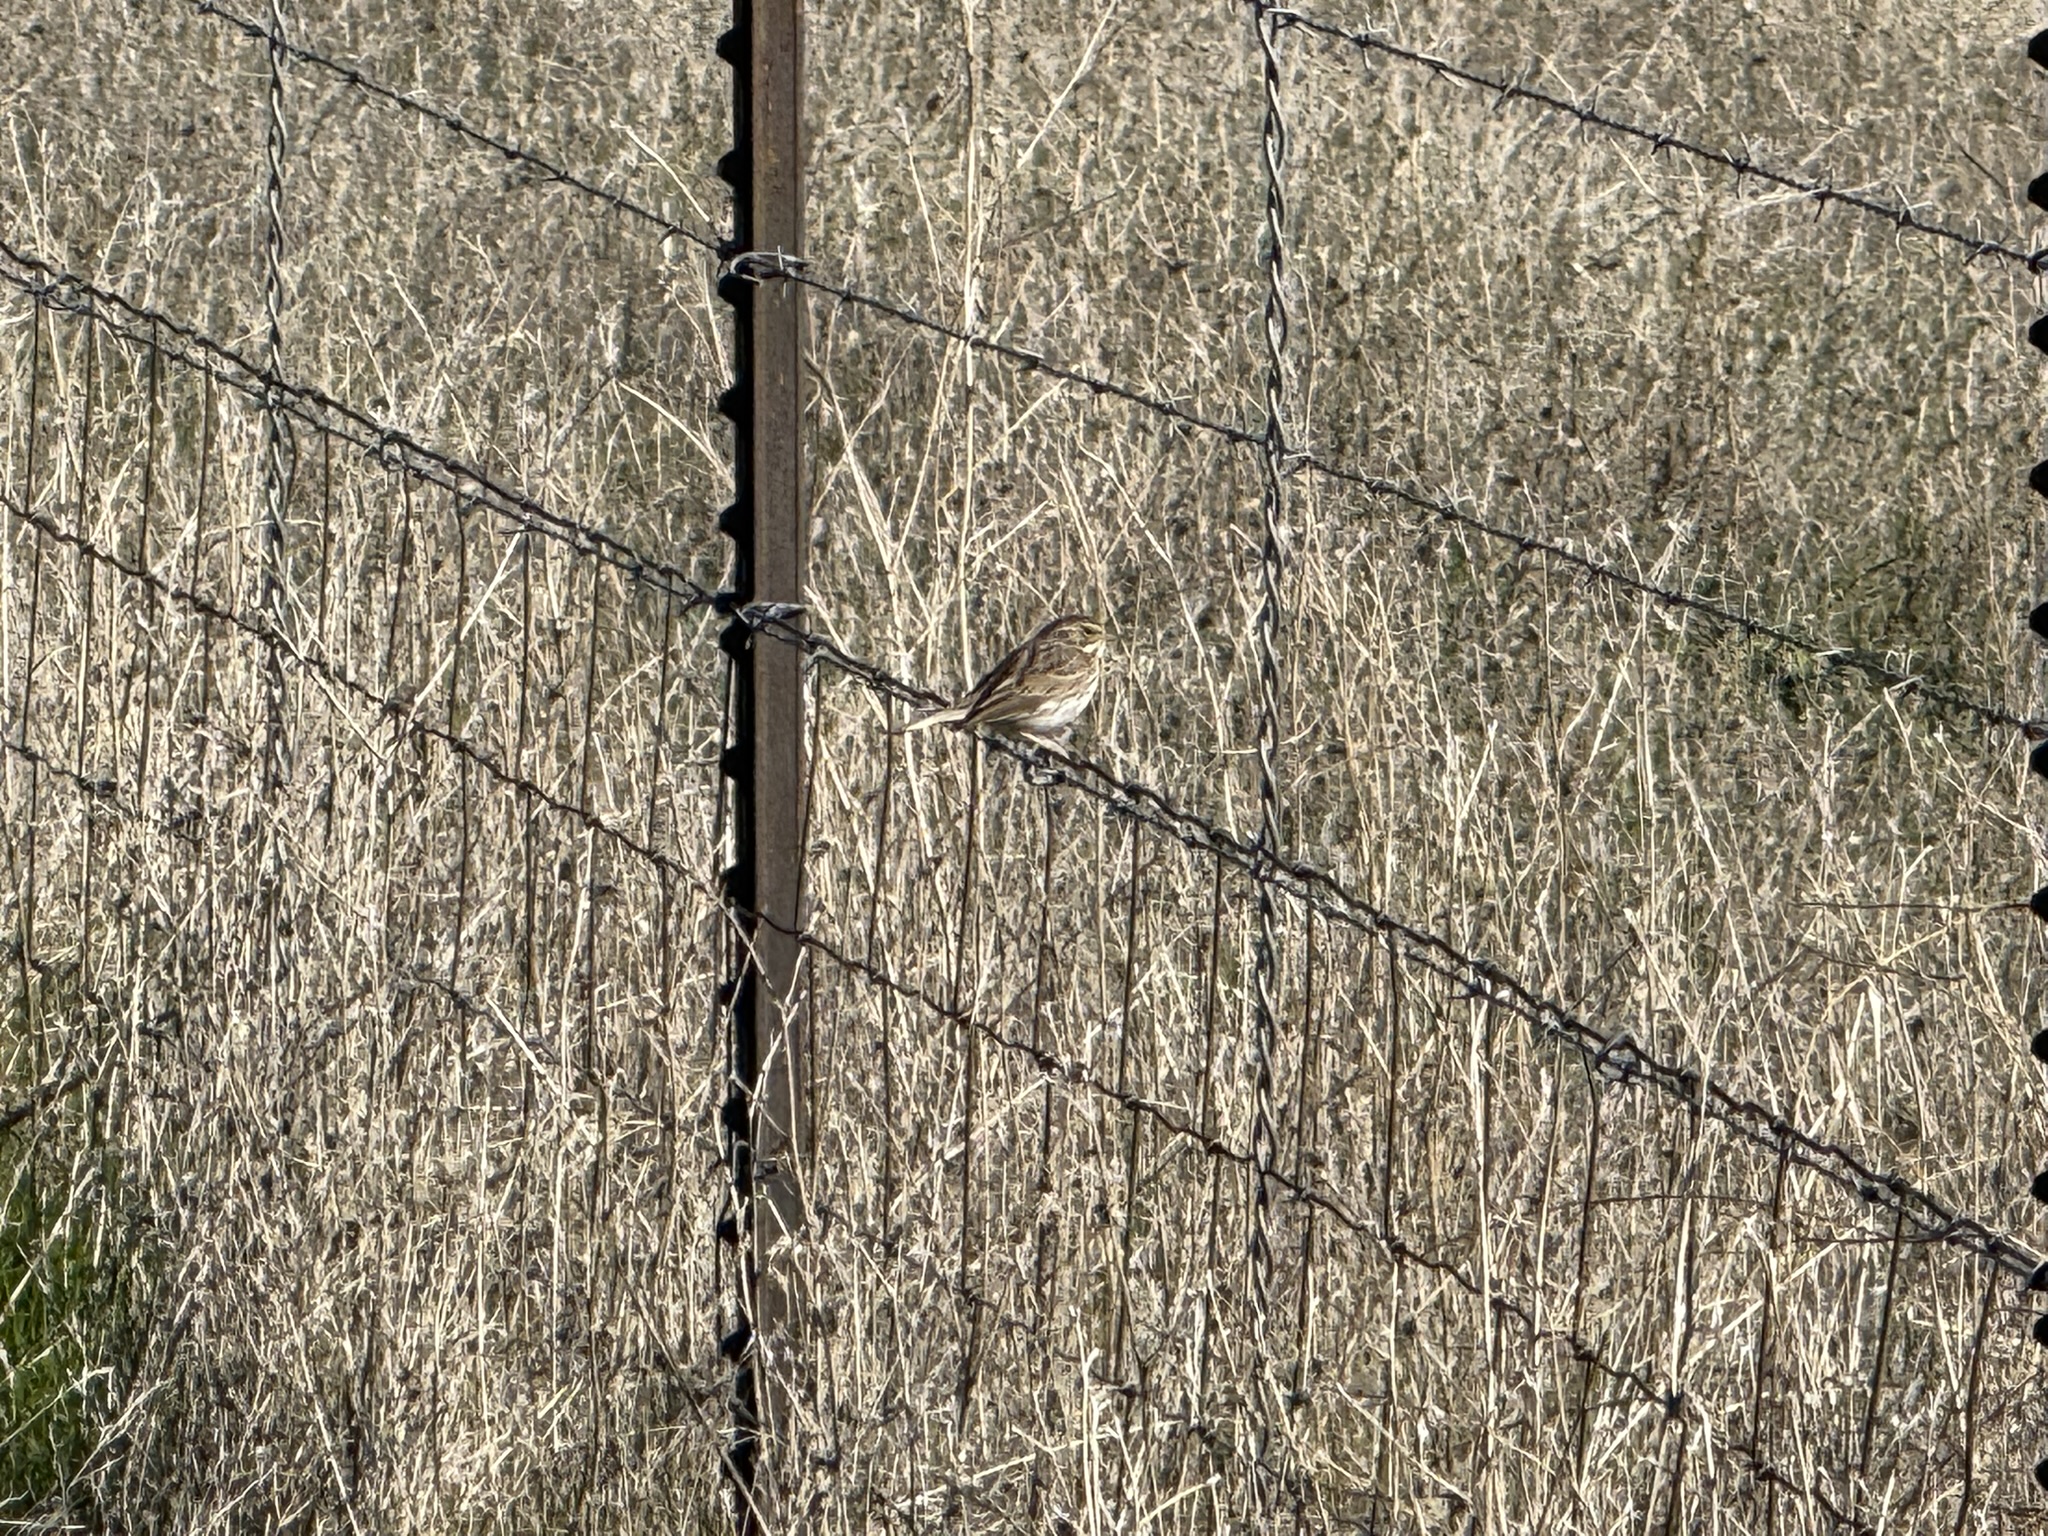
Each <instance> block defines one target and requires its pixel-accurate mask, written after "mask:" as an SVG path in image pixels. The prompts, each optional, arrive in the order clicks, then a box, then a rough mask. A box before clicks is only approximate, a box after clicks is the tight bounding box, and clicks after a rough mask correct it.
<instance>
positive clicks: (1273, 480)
mask: <svg viewBox="0 0 2048 1536" xmlns="http://www.w3.org/2000/svg"><path fill="white" fill-rule="evenodd" d="M1287 19H1288V18H1287V12H1285V11H1282V10H1277V9H1275V8H1274V7H1273V6H1271V5H1269V4H1267V3H1266V0H1258V3H1257V5H1256V8H1255V15H1254V29H1255V31H1256V32H1257V35H1258V42H1259V66H1260V68H1259V78H1260V85H1261V88H1262V90H1263V93H1264V98H1265V116H1264V120H1263V123H1262V125H1261V129H1260V134H1259V158H1260V162H1261V166H1262V168H1263V170H1264V173H1265V194H1266V209H1265V250H1264V252H1263V264H1264V267H1265V276H1266V296H1265V305H1264V311H1263V315H1262V319H1263V322H1264V327H1263V328H1264V332H1265V344H1266V380H1265V389H1266V427H1265V431H1264V433H1263V434H1261V442H1260V448H1261V450H1262V452H1261V457H1260V469H1261V485H1260V491H1261V494H1260V498H1259V510H1260V519H1261V524H1262V526H1261V529H1260V543H1259V608H1258V614H1257V617H1256V619H1255V621H1254V624H1253V631H1252V644H1253V654H1254V658H1255V665H1256V668H1257V679H1256V686H1257V688H1258V724H1257V733H1258V735H1257V753H1258V774H1259V830H1258V834H1257V838H1256V840H1255V842H1254V845H1253V846H1254V848H1255V850H1256V853H1257V856H1258V858H1259V859H1260V861H1261V862H1262V863H1264V862H1265V861H1267V860H1270V859H1271V858H1273V857H1274V855H1275V854H1277V853H1278V851H1279V849H1280V780H1279V768H1278V758H1279V753H1280V575H1281V560H1282V551H1281V545H1280V528H1281V519H1282V518H1283V517H1284V515H1285V513H1286V500H1285V495H1286V488H1285V483H1284V482H1285V477H1286V457H1287V426H1286V408H1287V331H1288V314H1287V295H1286V283H1287V191H1286V186H1285V182H1284V177H1285V173H1286V167H1287V116H1286V110H1285V106H1284V104H1283V102H1282V100H1281V94H1280V92H1281V82H1280V34H1281V30H1282V29H1283V28H1284V27H1285V26H1286V24H1287ZM1256 917H1257V924H1258V926H1257V931H1256V935H1255V937H1254V939H1253V945H1252V1127H1251V1155H1252V1199H1251V1252H1250V1264H1251V1276H1250V1285H1249V1291H1250V1299H1251V1308H1250V1311H1251V1332H1252V1366H1253V1369H1254V1371H1256V1372H1257V1374H1258V1378H1259V1379H1258V1391H1259V1396H1260V1397H1261V1399H1263V1401H1264V1410H1265V1411H1263V1412H1261V1413H1260V1414H1259V1415H1258V1427H1257V1429H1256V1430H1255V1432H1254V1446H1253V1467H1254V1475H1253V1479H1252V1491H1253V1498H1254V1502H1255V1504H1256V1506H1257V1508H1258V1512H1259V1518H1260V1520H1261V1522H1262V1523H1263V1522H1265V1521H1267V1520H1270V1518H1271V1516H1272V1499H1273V1494H1274V1489H1273V1486H1272V1479H1270V1478H1269V1477H1267V1476H1265V1475H1264V1472H1263V1469H1264V1467H1265V1464H1266V1460H1267V1456H1268V1454H1269V1452H1268V1446H1269V1443H1270V1440H1271V1435H1270V1430H1269V1426H1270V1425H1271V1424H1272V1423H1273V1422H1274V1421H1275V1420H1276V1419H1277V1418H1279V1417H1280V1415H1281V1413H1282V1412H1283V1410H1282V1408H1281V1403H1280V1401H1279V1397H1280V1394H1279V1393H1278V1392H1277V1391H1276V1387H1277V1383H1276V1382H1275V1381H1274V1380H1273V1378H1272V1372H1271V1356H1272V1348H1271V1341H1270V1340H1269V1339H1268V1337H1267V1331H1268V1326H1269V1318H1268V1312H1269V1309H1270V1307H1271V1304H1272V1296H1271V1291H1272V1287H1273V1234H1272V1216H1273V1212H1272V1202H1273V1162H1274V1157H1275V1151H1276V1148H1275V1145H1274V1121H1275V1110H1274V1105H1273V1058H1274V1055H1275V1053H1276V1049H1277V1045H1278V1040H1277V1033H1276V1025H1275V1020H1276V1018H1277V1017H1278V1014H1279V1002H1278V998H1277V997H1276V995H1275V994H1276V993H1277V991H1278V987H1279V967H1280V955H1279V915H1278V912H1277V910H1276V905H1275V902H1274V896H1273V887H1272V886H1271V885H1270V884H1267V883H1266V882H1263V881H1261V882H1260V883H1259V885H1258V889H1257V906H1256Z"/></svg>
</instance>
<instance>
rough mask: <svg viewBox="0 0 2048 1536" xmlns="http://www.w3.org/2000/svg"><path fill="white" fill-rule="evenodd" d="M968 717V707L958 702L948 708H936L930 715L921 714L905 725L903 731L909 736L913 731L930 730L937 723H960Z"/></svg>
mask: <svg viewBox="0 0 2048 1536" xmlns="http://www.w3.org/2000/svg"><path fill="white" fill-rule="evenodd" d="M966 718H967V710H966V707H965V706H964V705H958V704H956V705H953V706H951V707H950V708H947V709H935V710H933V711H932V712H931V713H930V714H928V715H919V716H918V717H917V718H916V719H915V720H912V721H911V722H910V723H909V724H907V725H905V726H904V727H903V732H904V734H905V735H906V736H907V735H909V734H910V732H912V731H925V730H930V729H931V728H932V727H933V726H935V725H958V724H959V723H960V722H961V721H962V720H965V719H966Z"/></svg>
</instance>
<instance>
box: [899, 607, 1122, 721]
mask: <svg viewBox="0 0 2048 1536" xmlns="http://www.w3.org/2000/svg"><path fill="white" fill-rule="evenodd" d="M1104 638H1105V637H1104V635H1103V631H1102V626H1101V625H1100V624H1098V623H1096V622H1095V621H1094V620H1093V619H1091V618H1089V617H1088V616H1087V615H1085V614H1079V613H1063V614H1061V615H1060V616H1059V617H1058V618H1055V619H1048V620H1046V621H1045V623H1043V624H1041V625H1039V626H1038V628H1036V629H1034V630H1033V631H1032V632H1031V633H1030V634H1029V635H1027V636H1026V637H1025V639H1024V643H1023V644H1022V645H1020V646H1018V647H1017V648H1016V649H1015V650H1014V651H1012V652H1010V654H1009V655H1007V656H1005V657H1004V658H1003V659H1002V660H1001V661H999V662H997V663H996V664H995V665H994V666H993V667H991V668H989V670H988V672H987V674H986V675H985V676H984V677H983V678H982V679H981V681H980V682H978V683H976V684H975V685H974V686H973V687H972V688H971V689H969V690H968V692H967V694H966V695H965V696H964V697H963V698H962V699H961V700H960V701H959V702H958V703H956V704H951V705H948V706H947V707H946V708H944V709H935V710H933V711H932V712H931V713H930V714H928V715H921V716H919V717H918V718H917V719H915V720H913V721H911V722H910V724H909V725H907V726H906V727H904V729H905V730H911V731H921V730H924V729H925V728H926V727H928V726H934V725H950V726H954V727H956V728H959V729H962V730H972V729H976V728H979V729H982V730H987V731H995V732H996V733H998V734H999V735H1003V736H1016V737H1022V738H1025V739H1028V740H1036V741H1049V742H1056V743H1064V742H1065V741H1066V739H1067V737H1068V736H1069V735H1071V734H1072V733H1073V729H1074V722H1075V721H1077V720H1079V719H1080V718H1081V715H1082V712H1083V711H1085V710H1086V709H1087V708H1088V705H1089V704H1090V703H1091V702H1092V701H1093V700H1094V698H1095V690H1096V687H1097V686H1098V685H1099V684H1100V683H1101V681H1102V645H1103V640H1104Z"/></svg>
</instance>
